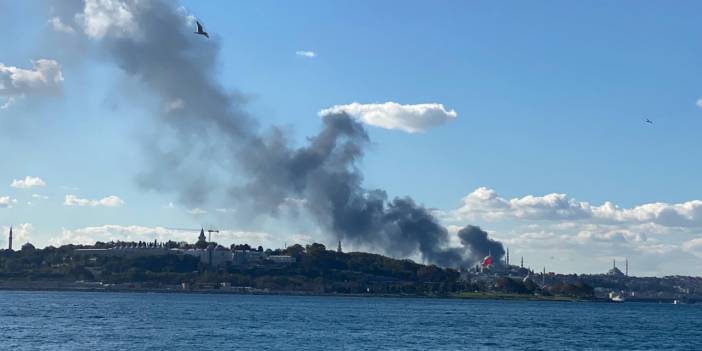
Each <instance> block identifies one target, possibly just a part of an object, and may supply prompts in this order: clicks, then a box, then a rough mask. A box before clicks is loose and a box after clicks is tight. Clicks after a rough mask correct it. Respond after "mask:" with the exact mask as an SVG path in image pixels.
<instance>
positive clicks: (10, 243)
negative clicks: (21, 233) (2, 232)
mask: <svg viewBox="0 0 702 351" xmlns="http://www.w3.org/2000/svg"><path fill="white" fill-rule="evenodd" d="M7 241H8V242H9V245H8V247H7V249H8V250H10V251H12V226H10V238H9V239H7Z"/></svg>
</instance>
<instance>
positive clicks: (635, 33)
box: [0, 1, 702, 275]
mask: <svg viewBox="0 0 702 351" xmlns="http://www.w3.org/2000/svg"><path fill="white" fill-rule="evenodd" d="M180 5H182V6H183V7H184V8H185V9H187V12H188V13H189V14H192V15H194V16H196V17H197V18H198V19H201V20H202V21H203V22H204V24H205V26H206V29H207V30H209V32H210V33H211V34H212V37H213V38H212V40H215V41H218V42H219V44H220V45H221V52H220V56H219V58H218V60H217V71H218V72H219V74H218V81H219V82H220V84H222V85H223V86H224V87H225V88H227V89H228V90H231V91H238V92H240V93H242V94H244V95H245V96H247V98H248V99H249V103H248V104H247V107H246V109H247V110H248V111H250V112H251V114H252V115H254V116H255V117H256V118H257V119H258V120H259V121H260V123H261V124H262V125H264V126H274V125H275V126H283V127H284V128H286V129H287V130H289V131H291V133H292V134H293V135H294V138H295V140H296V141H297V143H299V144H303V143H304V141H305V138H306V137H307V136H310V135H313V134H315V133H316V132H317V131H318V130H319V128H320V126H321V119H320V117H319V116H318V113H319V111H320V110H322V109H325V108H329V107H331V106H335V105H345V104H350V103H352V102H359V103H361V104H371V103H385V102H397V103H399V104H403V105H415V104H423V103H431V104H442V105H443V106H445V108H446V109H447V110H454V111H455V112H456V114H457V117H456V118H453V119H450V120H448V121H446V122H445V123H441V124H440V125H438V126H436V127H433V128H428V129H427V130H425V131H423V132H420V133H406V132H403V131H401V130H397V129H384V128H379V127H375V126H371V125H369V126H368V131H369V134H370V137H371V140H372V146H371V148H370V150H368V152H367V154H366V157H365V159H364V160H363V161H362V163H361V168H362V170H363V172H364V176H365V185H366V186H367V187H368V188H383V189H386V190H387V191H388V193H389V194H390V195H391V196H405V195H409V196H412V197H413V198H414V199H415V200H416V201H418V202H419V203H421V204H423V205H424V206H426V207H429V208H434V209H437V211H439V212H437V213H438V216H439V217H440V218H442V221H443V223H444V224H446V225H448V226H462V225H465V224H469V223H473V224H478V225H481V226H482V227H483V228H485V229H487V230H488V231H489V232H491V233H492V234H493V235H494V236H495V237H497V238H499V239H500V240H502V241H503V242H505V243H506V244H507V245H508V246H510V247H512V249H511V250H512V252H513V257H517V256H518V255H520V252H521V254H524V255H525V256H526V257H525V260H527V261H530V260H531V262H534V265H535V266H536V265H538V266H543V265H547V266H549V267H553V266H556V267H562V268H558V269H560V270H563V271H576V272H589V271H602V270H605V269H606V268H607V267H608V265H609V262H610V261H611V259H612V258H619V259H623V258H624V257H630V259H631V260H632V261H633V262H637V261H641V262H646V264H645V266H640V267H641V268H640V273H642V274H658V275H660V274H673V273H689V274H692V273H694V272H697V271H698V270H699V268H700V266H701V265H700V262H699V257H700V256H698V255H702V239H701V238H702V220H701V219H700V217H701V216H702V210H700V209H698V207H696V206H697V205H696V204H694V203H690V202H691V201H694V200H696V199H702V178H700V176H699V175H700V173H701V171H702V163H700V162H699V161H698V159H699V157H698V155H697V154H698V150H700V149H701V147H702V140H701V139H700V137H699V135H700V133H699V131H700V130H702V109H701V108H700V107H699V106H698V105H697V100H698V99H700V98H702V81H701V79H700V77H702V72H701V70H702V66H701V65H700V64H699V57H700V55H701V54H702V40H700V38H702V27H700V25H699V13H700V10H701V9H702V4H700V3H699V2H692V1H688V2H685V1H680V2H675V3H674V4H666V6H663V5H662V3H660V2H640V1H639V2H633V1H622V2H616V3H614V2H605V1H601V2H588V3H582V2H565V1H562V2H552V1H541V2H528V3H527V2H501V3H494V2H488V1H484V2H458V1H455V2H449V1H446V2H419V1H407V2H402V4H399V3H397V2H390V1H388V2H377V1H356V2H329V1H311V2H300V3H296V4H281V3H280V2H274V1H256V2H248V3H238V2H224V1H221V2H199V1H182V2H181V3H180ZM76 10H77V11H78V12H80V11H81V10H83V5H82V4H79V6H77V7H76ZM55 16H59V17H60V16H64V17H62V18H64V22H65V24H66V25H69V26H71V28H73V29H74V31H75V32H74V33H63V32H60V31H56V30H55V29H53V27H52V26H51V25H50V24H49V23H48V22H47V21H49V20H50V19H51V18H53V17H55ZM71 19H73V17H72V16H65V15H64V14H62V13H58V12H56V9H53V8H51V6H46V3H44V2H22V3H16V2H15V3H11V4H10V3H3V4H0V64H2V66H0V67H3V66H4V67H16V68H18V69H25V70H30V69H32V62H31V61H32V60H37V59H40V58H45V59H51V60H55V61H56V62H58V64H60V67H61V74H62V77H63V80H62V81H61V83H60V84H59V85H60V86H59V87H54V88H55V89H54V90H52V91H51V92H49V93H47V92H42V93H37V94H34V92H33V91H26V92H22V93H21V94H17V93H9V92H5V93H3V90H2V88H0V105H2V104H3V102H4V101H5V100H8V99H10V98H12V99H13V100H14V103H12V104H10V105H9V106H8V107H7V108H5V109H1V110H0V160H1V161H2V166H0V199H1V198H2V197H3V196H5V197H7V198H8V201H9V203H8V205H7V206H6V207H5V208H0V225H1V226H3V228H4V227H6V226H9V225H15V226H19V225H21V224H31V225H30V227H28V228H31V229H28V230H27V233H26V239H27V240H29V241H32V242H34V243H37V244H38V245H40V246H43V245H47V244H50V243H58V242H60V238H61V237H65V238H93V237H91V236H90V235H93V234H95V236H96V237H95V239H100V238H103V237H108V238H112V237H115V236H117V235H123V234H124V233H129V235H134V237H139V235H148V232H150V231H149V230H148V229H143V228H154V227H200V226H202V225H207V224H211V225H214V226H219V227H226V228H229V229H231V231H232V232H236V233H238V234H236V235H238V236H236V235H234V234H232V235H234V236H232V237H230V239H231V240H230V241H235V240H252V241H253V240H259V239H260V240H263V243H264V244H267V245H277V246H280V245H282V242H291V241H292V240H295V239H298V240H302V241H314V240H320V241H324V240H327V241H328V239H327V238H326V237H325V236H324V235H323V233H321V231H320V230H319V229H315V228H313V226H303V227H302V228H295V229H289V227H285V226H283V225H281V224H280V223H273V222H272V223H268V222H266V223H263V224H261V223H259V224H258V225H254V224H246V225H241V226H238V225H237V223H235V222H232V221H231V220H227V219H226V218H223V215H222V214H219V213H216V210H215V208H203V209H204V210H206V211H207V212H208V213H207V214H204V215H192V214H189V213H187V211H188V210H192V208H188V207H186V206H185V205H184V204H179V203H178V202H177V199H176V198H175V197H174V195H173V194H168V193H158V192H154V191H144V190H142V189H140V188H139V187H137V186H136V185H135V177H136V175H137V173H138V169H139V168H140V167H141V166H142V165H143V162H144V159H143V157H142V156H141V153H142V151H141V149H140V147H141V146H140V140H141V138H142V137H143V136H144V135H148V133H151V132H153V130H152V127H153V126H150V125H149V124H148V123H147V122H144V121H148V119H149V110H148V109H145V108H143V105H149V104H152V103H153V98H152V97H150V96H148V95H141V94H139V93H134V92H136V91H139V87H137V86H135V85H138V83H136V82H134V81H133V80H130V79H128V78H125V74H124V72H123V71H121V70H120V69H119V67H116V66H115V65H114V64H111V63H109V60H107V59H105V58H104V57H101V56H100V55H95V54H93V53H92V49H91V47H92V46H93V45H95V44H94V42H90V41H86V40H83V39H79V37H80V36H85V34H84V33H83V32H82V31H83V30H84V28H81V27H80V25H79V24H76V23H72V22H70V20H71ZM297 51H310V52H314V53H315V55H314V57H305V56H301V55H297V54H296V52H297ZM0 72H2V70H1V69H0ZM0 77H1V76H0ZM0 82H2V80H0ZM6 90H7V89H6ZM645 118H649V119H651V120H653V121H654V124H653V125H648V124H645V123H644V122H643V120H644V119H645ZM27 176H31V177H39V178H41V179H42V180H43V181H44V182H45V183H46V185H45V186H43V187H36V188H30V189H21V188H16V187H11V186H10V184H11V183H12V182H13V181H14V180H20V179H25V177H27ZM480 187H486V188H488V189H492V190H494V192H495V193H496V194H498V195H496V196H498V197H499V198H502V199H507V202H509V201H508V200H509V199H524V197H527V196H529V195H533V196H534V197H538V198H539V199H537V200H543V198H544V197H545V196H546V195H547V194H552V193H558V194H567V197H566V201H565V202H558V201H556V202H557V203H556V204H554V203H553V202H548V201H547V200H543V201H544V202H543V203H546V204H548V205H544V206H547V207H548V206H550V207H548V208H549V209H550V210H549V211H552V212H549V213H555V214H554V215H553V216H551V215H548V216H546V215H543V216H542V215H538V216H530V215H528V214H529V213H532V214H533V211H531V210H530V209H534V208H537V207H538V206H541V205H540V204H542V203H541V202H539V201H533V202H528V201H526V202H525V201H522V202H519V201H516V202H513V205H511V206H512V208H511V209H510V210H509V211H503V210H500V215H490V213H493V212H494V211H495V208H494V207H490V206H488V205H487V204H486V203H485V201H483V202H481V203H480V204H477V203H471V204H470V206H468V208H467V209H465V211H463V212H461V211H460V209H462V208H466V205H465V204H466V202H465V201H463V199H464V197H465V196H466V195H468V194H470V193H473V192H474V191H475V190H476V189H478V188H480ZM33 194H37V195H40V197H36V198H35V197H32V195H33ZM67 195H75V196H76V197H77V198H80V199H85V200H92V201H98V202H95V205H92V203H90V202H88V203H86V204H87V205H85V206H77V205H73V206H69V205H67V204H66V202H67V201H66V196H67ZM44 196H46V197H48V198H47V199H44V198H42V197H44ZM109 196H117V197H119V198H120V199H121V200H122V201H123V202H124V203H123V204H121V205H119V206H102V205H100V204H99V200H100V199H103V198H107V197H109ZM13 200H16V202H14V203H13ZM569 201H572V203H577V204H580V203H582V202H587V203H589V204H590V205H592V206H600V205H602V204H603V203H605V202H611V203H613V204H615V205H617V206H619V208H620V209H622V210H631V212H630V213H629V212H627V214H622V213H620V212H621V211H620V212H617V213H615V214H612V215H607V216H605V215H592V214H589V215H586V216H585V217H586V218H580V217H578V218H576V219H573V217H572V216H565V217H564V216H562V215H563V213H564V212H563V211H566V212H567V211H569V210H572V208H571V207H570V205H569V203H570V202H569ZM27 202H31V203H32V204H31V205H29V204H27ZM527 202H528V204H525V203H527ZM0 203H1V201H0ZM169 203H173V206H172V207H173V208H171V206H169ZM654 203H665V204H669V205H670V208H672V209H673V210H674V211H678V210H679V209H680V208H685V209H686V208H687V207H684V206H682V207H680V206H679V207H675V206H674V205H675V204H685V203H688V207H691V208H692V209H691V210H689V211H688V212H684V211H687V210H679V213H678V214H679V215H680V216H679V217H680V218H682V219H681V220H680V223H678V222H675V221H673V222H674V223H671V222H666V221H665V220H664V219H661V218H662V216H661V213H664V212H665V211H666V208H665V207H664V206H659V207H657V208H652V206H649V207H643V208H640V206H645V205H646V204H654ZM481 206H482V207H481ZM519 206H532V207H529V209H527V210H524V208H523V207H519ZM534 206H535V207H534ZM558 206H565V207H566V208H565V209H563V208H560V207H558ZM485 208H488V209H490V211H493V212H490V211H487V210H486V212H482V210H483V209H485ZM578 208H580V207H578ZM637 208H638V210H636V209H637ZM676 208H677V210H676ZM538 209H543V207H538ZM510 211H511V212H510ZM588 211H590V210H588ZM637 211H639V212H645V213H644V214H640V213H639V212H637ZM646 211H648V212H646ZM651 211H652V212H651ZM680 211H682V212H680ZM458 212H460V213H462V214H461V215H458V214H457V213H458ZM508 212H509V213H508ZM590 212H597V211H590ZM600 212H601V211H600ZM600 212H597V213H600ZM615 212H616V211H615ZM476 213H481V214H482V215H477V214H476ZM486 213H487V214H486ZM524 213H527V215H525V214H524ZM651 213H653V214H651ZM686 216H687V217H686ZM604 217H606V219H607V220H606V221H605V220H603V219H602V218H604ZM614 217H616V218H617V219H616V220H614V221H615V223H612V222H608V221H612V220H613V219H612V218H614ZM623 217H626V219H622V218H623ZM593 218H594V219H593ZM632 218H635V219H632ZM603 221H604V222H606V223H604V222H603ZM107 225H111V226H115V227H110V228H111V229H104V228H105V227H104V226H107ZM131 226H138V227H139V228H142V229H138V230H136V232H133V231H130V230H128V229H124V228H128V227H131ZM85 228H93V230H86V229H85ZM95 228H102V229H95ZM114 228H119V229H118V230H115V229H114ZM132 228H133V227H132ZM449 228H451V227H449ZM81 230H82V231H81ZM242 233H243V234H242ZM246 233H255V235H253V234H252V235H253V236H250V237H249V236H246V235H248V234H246ZM261 233H265V235H263V234H261ZM537 234H538V235H537ZM81 235H83V236H81ZM637 235H638V236H637ZM642 237H645V238H644V239H642ZM698 239H699V240H698ZM3 240H4V238H2V239H1V240H0V243H3V242H4V241H3ZM696 240H697V241H696ZM328 244H331V243H328ZM515 252H517V254H515ZM671 257H673V258H674V259H672V260H671ZM592 258H594V259H592ZM589 259H591V260H589ZM585 260H589V262H584V261H585ZM634 267H636V266H635V265H634ZM554 269H557V268H554Z"/></svg>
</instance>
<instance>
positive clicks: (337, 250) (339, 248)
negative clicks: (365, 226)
mask: <svg viewBox="0 0 702 351" xmlns="http://www.w3.org/2000/svg"><path fill="white" fill-rule="evenodd" d="M336 252H338V253H341V240H339V247H337V248H336Z"/></svg>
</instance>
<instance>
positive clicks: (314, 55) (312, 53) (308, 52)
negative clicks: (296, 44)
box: [295, 50, 317, 58]
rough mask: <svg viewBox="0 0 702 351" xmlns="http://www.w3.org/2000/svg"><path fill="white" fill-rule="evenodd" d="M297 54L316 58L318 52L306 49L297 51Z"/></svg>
mask: <svg viewBox="0 0 702 351" xmlns="http://www.w3.org/2000/svg"><path fill="white" fill-rule="evenodd" d="M295 55H297V56H300V57H306V58H315V57H317V53H316V52H314V51H305V50H299V51H295Z"/></svg>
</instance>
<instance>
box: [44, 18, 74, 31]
mask: <svg viewBox="0 0 702 351" xmlns="http://www.w3.org/2000/svg"><path fill="white" fill-rule="evenodd" d="M47 23H48V24H49V26H51V28H52V29H53V30H55V31H57V32H63V33H75V31H76V30H75V29H73V27H71V26H69V25H67V24H65V23H63V21H61V19H60V18H58V17H52V18H51V19H49V20H48V21H47Z"/></svg>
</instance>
